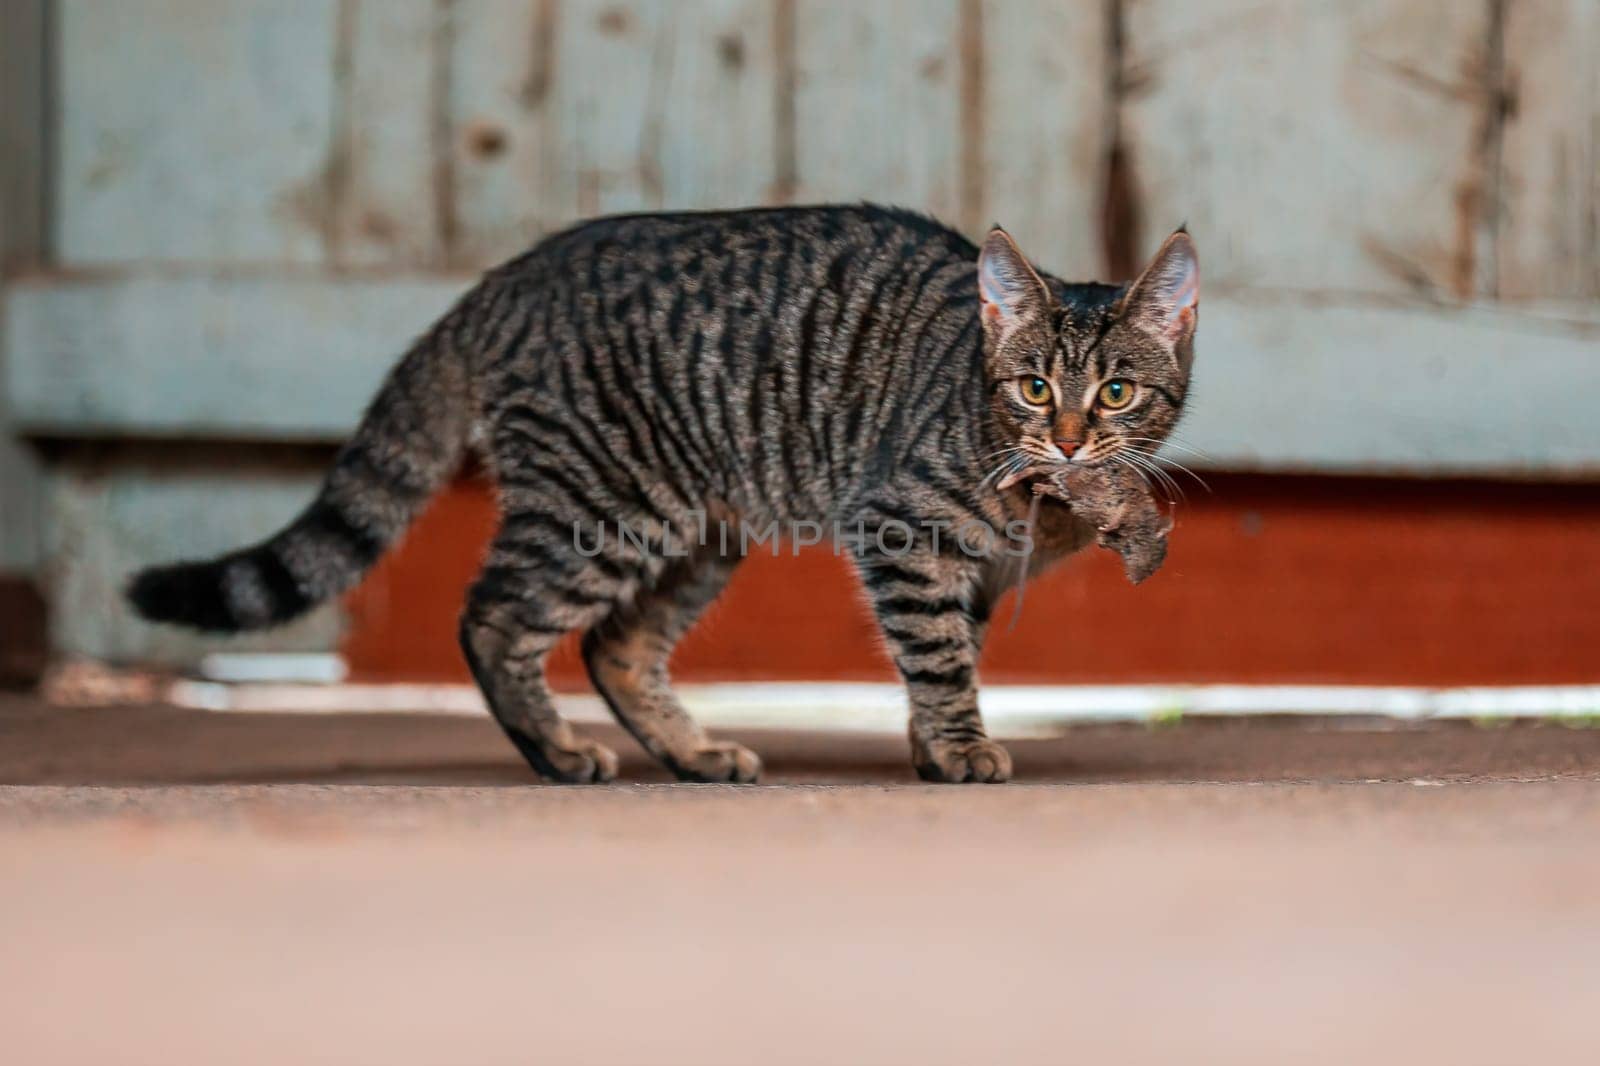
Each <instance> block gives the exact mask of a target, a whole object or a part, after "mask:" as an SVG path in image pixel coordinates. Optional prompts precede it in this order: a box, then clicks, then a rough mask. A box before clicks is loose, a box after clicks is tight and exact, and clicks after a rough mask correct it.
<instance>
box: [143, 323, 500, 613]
mask: <svg viewBox="0 0 1600 1066" xmlns="http://www.w3.org/2000/svg"><path fill="white" fill-rule="evenodd" d="M463 314H464V311H463V308H462V307H459V306H458V307H457V309H456V310H455V311H452V312H451V313H450V314H449V315H446V316H445V318H444V319H442V320H441V321H440V322H439V323H438V324H437V325H435V326H434V327H433V329H432V330H431V331H429V333H428V334H426V335H425V336H423V337H422V338H420V339H419V340H418V341H417V342H416V343H415V344H413V345H412V347H411V349H410V350H409V351H408V352H407V353H406V354H405V356H404V357H403V358H402V359H401V360H400V362H399V364H398V365H396V366H395V368H394V369H393V370H392V371H390V373H389V377H388V379H387V380H386V381H385V382H384V384H383V387H382V388H381V389H380V390H379V391H378V395H377V396H376V397H375V398H374V399H373V401H372V403H371V405H370V406H369V407H368V408H367V412H366V414H365V416H363V418H362V419H361V425H360V426H359V428H357V430H356V432H355V436H353V437H352V438H351V439H350V441H349V442H348V443H347V444H346V445H345V446H344V447H343V448H342V449H341V450H340V452H339V455H338V458H337V459H336V460H335V461H334V464H333V468H332V469H331V470H330V471H329V472H328V474H327V477H326V478H325V479H324V481H323V483H322V488H321V490H320V491H319V492H318V493H317V498H316V499H315V500H313V501H312V503H311V505H310V506H309V507H307V508H306V509H305V510H304V511H303V512H301V514H300V516H299V517H298V518H296V519H295V520H294V521H293V522H291V523H290V524H289V525H288V526H287V527H286V528H284V529H283V530H281V531H279V532H278V533H276V534H274V535H273V536H271V537H269V538H268V539H267V540H265V541H262V542H261V543H260V544H257V545H255V546H253V547H249V548H241V549H239V550H238V551H234V552H230V553H229V554H227V555H224V556H222V557H221V558H218V559H212V560H209V561H206V562H180V563H174V564H171V565H169V566H158V567H152V568H151V569H149V570H144V571H142V572H140V573H138V574H136V575H135V576H134V578H133V580H132V581H131V582H130V583H129V585H128V588H127V596H128V600H129V602H130V603H132V604H133V607H134V610H136V611H137V612H138V613H139V614H140V615H142V616H144V617H145V618H147V619H149V620H151V621H153V622H172V623H175V624H178V625H184V626H190V627H192V628H195V629H201V630H206V631H209V632H216V633H236V632H240V631H243V630H249V629H263V628H266V627H268V626H275V625H279V624H281V623H283V622H287V621H289V620H291V619H293V618H296V617H298V616H299V615H301V614H304V613H305V612H306V611H308V610H310V609H311V608H312V607H314V606H316V605H317V604H319V603H322V602H324V601H326V600H329V599H332V598H333V597H334V596H337V595H339V594H340V593H342V592H344V591H346V590H347V589H349V588H351V587H352V586H354V585H355V584H356V582H357V581H358V580H359V579H360V577H361V575H362V574H363V573H365V572H366V571H367V569H368V568H370V567H371V566H372V564H373V563H375V562H376V561H377V560H378V557H379V556H380V555H382V554H383V552H384V551H385V549H387V548H388V547H389V546H390V545H391V544H393V543H394V542H395V541H396V540H397V539H399V537H400V535H401V534H402V533H403V532H405V529H406V527H407V526H409V525H410V524H411V522H412V520H413V519H415V518H416V516H417V514H418V513H419V512H420V511H421V510H422V508H423V506H424V505H425V504H426V503H427V502H428V500H429V498H430V497H432V496H433V494H434V492H435V491H437V490H438V489H439V488H440V487H441V486H442V485H443V484H444V482H445V481H446V480H447V479H448V478H449V477H451V475H452V474H454V473H455V471H456V469H457V467H458V466H459V464H460V461H461V458H462V453H463V451H464V450H465V448H466V443H467V437H468V434H469V431H470V428H471V425H472V421H473V418H474V409H475V406H476V405H475V403H474V401H473V389H472V384H471V379H470V376H469V374H468V371H467V367H466V365H465V361H464V359H463V358H462V357H461V355H460V353H459V352H458V350H457V344H456V340H455V337H456V334H457V333H458V320H459V318H460V317H461V316H462V315H463ZM311 387H315V385H314V384H312V386H311Z"/></svg>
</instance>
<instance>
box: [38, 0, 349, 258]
mask: <svg viewBox="0 0 1600 1066" xmlns="http://www.w3.org/2000/svg"><path fill="white" fill-rule="evenodd" d="M56 8H57V24H58V27H59V42H60V44H59V68H58V85H59V92H60V102H59V113H60V125H59V130H58V150H59V173H58V176H57V188H56V194H57V203H58V205H59V206H58V212H57V216H56V227H57V232H56V246H57V250H58V252H59V256H60V261H61V263H62V264H63V265H67V266H89V265H95V266H100V265H106V264H116V263H130V262H143V263H149V262H165V263H178V262H181V263H259V262H277V263H315V262H319V261H321V260H322V259H323V257H324V252H325V247H324V221H325V217H326V208H325V205H326V199H327V186H328V164H329V153H330V150H331V148H332V145H333V137H332V115H333V107H332V103H333V99H334V77H333V71H334V63H333V59H334V52H335V33H336V24H337V12H336V4H335V3H334V0H298V2H295V3H282V4H262V3H257V2H255V0H141V2H138V3H104V2H101V0H60V2H59V3H58V4H57V5H56Z"/></svg>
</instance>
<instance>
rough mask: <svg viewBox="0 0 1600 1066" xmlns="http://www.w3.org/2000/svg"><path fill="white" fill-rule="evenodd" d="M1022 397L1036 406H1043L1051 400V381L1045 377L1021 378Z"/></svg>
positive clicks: (1019, 383) (1019, 381)
mask: <svg viewBox="0 0 1600 1066" xmlns="http://www.w3.org/2000/svg"><path fill="white" fill-rule="evenodd" d="M1018 385H1019V386H1020V388H1021V389H1022V398H1023V399H1024V400H1027V401H1028V402H1029V403H1031V404H1033V405H1034V406H1035V407H1043V406H1044V405H1045V404H1047V403H1049V402H1050V400H1051V394H1050V383H1049V382H1048V381H1046V380H1045V379H1044V378H1019V379H1018Z"/></svg>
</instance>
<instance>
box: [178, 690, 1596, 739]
mask: <svg viewBox="0 0 1600 1066" xmlns="http://www.w3.org/2000/svg"><path fill="white" fill-rule="evenodd" d="M679 695H680V697H681V698H682V700H683V703H684V705H685V706H686V707H687V708H688V709H689V711H690V712H691V713H692V714H694V715H695V717H697V718H699V719H700V720H701V721H702V722H704V723H705V724H707V725H711V726H720V727H724V728H727V727H738V728H794V729H823V730H839V731H845V732H866V733H900V732H902V731H904V729H905V713H906V712H905V706H906V704H905V692H904V690H903V689H901V688H900V686H898V685H892V684H874V683H859V684H852V683H844V684H834V683H814V682H804V683H801V682H777V681H771V682H753V683H738V684H714V685H683V686H681V687H680V688H679ZM168 698H169V699H170V700H171V701H172V702H173V703H176V704H178V705H179V706H184V707H193V708H198V709H204V710H215V711H258V712H266V711H271V712H293V713H306V714H329V713H355V712H362V713H391V714H392V713H401V712H408V711H421V712H429V713H435V714H474V715H477V714H484V713H486V712H485V708H484V705H483V699H482V697H481V696H480V695H479V694H478V691H477V690H476V689H474V688H472V687H471V686H468V685H411V684H402V685H298V684H243V685H224V684H218V683H215V682H208V681H179V682H176V683H174V684H173V685H172V687H171V689H170V691H169V693H168ZM556 702H557V704H558V705H559V706H560V708H561V711H562V713H563V714H565V715H567V716H568V717H569V718H571V719H572V720H574V721H580V722H599V721H606V720H607V719H608V718H609V715H608V713H607V711H606V708H605V705H604V703H603V702H602V701H601V700H600V699H599V698H598V697H596V696H593V695H587V694H575V693H569V694H562V695H558V696H557V697H556ZM980 703H981V706H982V708H983V713H984V717H985V718H986V719H987V721H988V723H989V726H990V728H991V730H992V731H993V732H994V733H995V734H996V735H997V736H1006V737H1023V736H1047V735H1050V734H1052V733H1055V732H1058V731H1060V730H1061V729H1062V728H1063V727H1065V726H1067V725H1071V724H1072V723H1074V722H1089V721H1102V722H1105V721H1110V722H1117V721H1136V722H1137V721H1150V720H1158V719H1164V718H1169V717H1176V716H1181V715H1186V714H1199V715H1253V714H1299V715H1376V716H1382V717H1389V718H1408V719H1420V718H1501V717H1505V718H1520V717H1531V718H1550V717H1579V716H1581V717H1589V716H1594V715H1600V685H1539V686H1526V687H1516V688H1448V689H1427V688H1407V687H1379V686H1362V685H1171V686H1163V685H990V686H988V687H986V688H984V689H983V691H982V694H981V696H980Z"/></svg>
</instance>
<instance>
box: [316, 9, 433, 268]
mask: <svg viewBox="0 0 1600 1066" xmlns="http://www.w3.org/2000/svg"><path fill="white" fill-rule="evenodd" d="M339 15H340V19H339V35H340V40H339V42H338V52H337V60H338V62H337V65H336V67H335V77H336V79H337V80H338V82H339V85H338V86H337V91H338V93H339V96H338V109H337V112H336V118H335V125H336V129H335V130H334V134H333V136H334V138H335V148H334V153H335V154H334V156H333V163H332V166H331V167H330V169H329V183H330V189H329V194H330V196H331V198H332V204H331V207H332V218H331V220H330V225H331V231H330V233H329V237H330V240H331V242H332V245H333V248H332V258H333V260H334V261H335V262H337V263H341V264H350V265H357V266H421V265H430V264H433V263H435V262H437V261H439V259H440V258H441V256H442V248H441V225H440V222H441V220H440V218H439V215H440V211H441V206H442V205H441V196H440V192H439V190H437V189H436V187H435V180H436V175H435V168H434V163H433V148H434V146H433V135H434V129H433V118H434V106H435V101H434V92H435V85H434V78H435V76H436V75H435V68H434V52H435V42H436V40H437V38H438V36H439V34H440V32H441V31H440V27H441V23H442V22H443V20H444V14H443V12H442V10H441V8H440V6H439V4H438V3H437V2H436V0H343V2H342V3H341V5H340V9H339Z"/></svg>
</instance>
